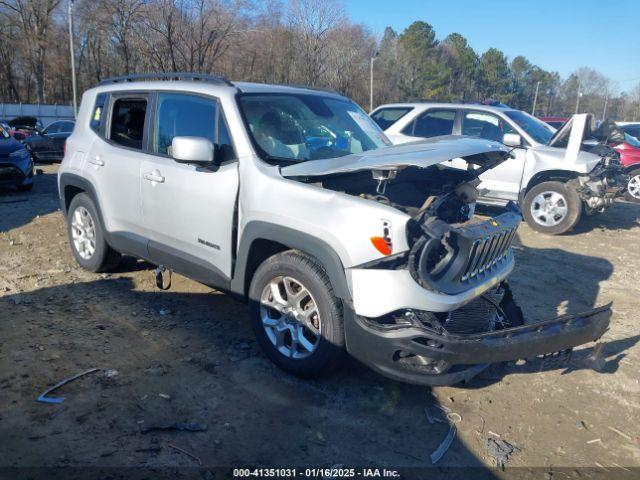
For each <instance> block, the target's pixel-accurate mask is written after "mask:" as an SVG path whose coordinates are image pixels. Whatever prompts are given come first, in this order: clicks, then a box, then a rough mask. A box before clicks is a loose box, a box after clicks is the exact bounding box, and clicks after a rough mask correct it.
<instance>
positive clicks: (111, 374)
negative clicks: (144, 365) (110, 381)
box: [104, 369, 120, 378]
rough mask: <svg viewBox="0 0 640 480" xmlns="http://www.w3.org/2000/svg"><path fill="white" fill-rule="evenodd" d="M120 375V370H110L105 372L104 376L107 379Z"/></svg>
mask: <svg viewBox="0 0 640 480" xmlns="http://www.w3.org/2000/svg"><path fill="white" fill-rule="evenodd" d="M118 373H120V372H118V370H114V369H109V370H105V372H104V376H105V377H107V378H113V377H116V376H117V375H118Z"/></svg>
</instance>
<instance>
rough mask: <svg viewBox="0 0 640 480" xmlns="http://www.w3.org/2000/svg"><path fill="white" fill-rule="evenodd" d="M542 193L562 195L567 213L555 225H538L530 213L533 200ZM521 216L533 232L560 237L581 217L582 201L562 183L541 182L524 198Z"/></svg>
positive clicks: (572, 190)
mask: <svg viewBox="0 0 640 480" xmlns="http://www.w3.org/2000/svg"><path fill="white" fill-rule="evenodd" d="M544 192H555V193H559V194H560V195H562V196H563V197H564V199H565V201H566V206H567V208H568V212H567V214H566V215H565V217H564V218H563V219H562V221H560V222H559V223H558V224H557V225H553V226H545V225H542V224H541V223H538V222H537V221H536V219H535V218H534V217H533V215H532V213H531V207H532V205H533V203H534V200H535V198H536V197H537V196H538V195H539V194H541V193H544ZM522 214H523V216H524V219H525V220H526V222H527V224H529V226H530V227H531V228H533V229H534V230H536V231H538V232H541V233H546V234H548V235H561V234H563V233H566V232H568V231H569V230H571V229H572V228H573V227H575V226H576V224H577V223H578V220H580V216H581V215H582V200H580V196H579V195H578V192H576V191H575V190H574V189H573V188H571V187H569V186H567V184H566V183H564V182H542V183H539V184H538V185H536V186H534V187H533V188H532V189H531V190H529V191H528V192H527V194H526V195H525V196H524V201H523V205H522Z"/></svg>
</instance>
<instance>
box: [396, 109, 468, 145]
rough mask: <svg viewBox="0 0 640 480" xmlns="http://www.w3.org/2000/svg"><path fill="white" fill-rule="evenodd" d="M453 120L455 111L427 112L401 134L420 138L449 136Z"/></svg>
mask: <svg viewBox="0 0 640 480" xmlns="http://www.w3.org/2000/svg"><path fill="white" fill-rule="evenodd" d="M455 118H456V112H455V110H429V111H427V112H425V113H423V114H422V115H420V116H419V117H418V118H417V119H416V120H415V121H414V122H413V123H410V124H409V125H407V127H405V129H404V130H403V131H402V133H403V134H405V135H410V136H412V137H422V138H429V137H438V136H440V135H451V134H452V133H453V124H454V121H455Z"/></svg>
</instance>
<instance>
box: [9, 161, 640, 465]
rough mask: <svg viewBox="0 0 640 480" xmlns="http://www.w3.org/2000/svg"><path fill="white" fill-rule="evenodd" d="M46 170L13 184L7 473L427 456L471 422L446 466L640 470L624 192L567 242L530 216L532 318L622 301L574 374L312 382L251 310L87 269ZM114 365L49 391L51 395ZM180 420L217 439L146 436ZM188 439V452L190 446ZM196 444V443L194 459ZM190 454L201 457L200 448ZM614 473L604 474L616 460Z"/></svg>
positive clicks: (132, 270)
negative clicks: (263, 347)
mask: <svg viewBox="0 0 640 480" xmlns="http://www.w3.org/2000/svg"><path fill="white" fill-rule="evenodd" d="M56 170H57V167H56V166H47V167H44V171H45V173H44V175H40V176H37V177H36V179H35V182H36V183H35V187H34V190H33V192H32V193H31V194H26V195H25V194H16V193H12V192H7V191H3V192H0V452H2V455H1V456H0V461H1V462H2V463H1V465H0V467H1V466H107V467H108V466H128V467H138V466H147V467H162V466H197V465H198V460H200V461H201V462H202V464H203V465H204V466H220V465H224V466H230V465H234V466H248V465H279V466H313V467H322V466H326V467H328V466H331V465H335V464H343V465H345V466H348V465H360V466H378V465H379V466H396V467H399V466H425V465H430V463H431V462H430V454H431V452H433V451H434V450H435V449H436V448H437V447H438V445H439V444H440V443H441V442H442V440H443V439H444V437H445V436H446V434H447V432H448V429H449V427H448V426H447V425H446V424H445V423H434V424H431V423H429V422H428V421H427V418H426V416H425V408H428V409H429V410H430V411H431V412H432V414H433V415H437V412H440V410H439V409H438V408H437V407H438V406H440V407H442V408H446V409H450V410H451V411H452V412H456V413H457V414H459V415H460V417H461V419H462V420H461V421H460V422H459V423H458V424H457V427H458V432H457V436H456V439H455V441H454V443H453V444H452V446H451V448H450V449H449V451H448V452H447V453H446V454H445V456H444V458H443V459H442V460H441V462H440V463H439V464H438V465H443V466H459V465H470V466H482V465H487V466H491V465H492V459H491V457H490V456H489V455H488V454H487V449H486V447H485V443H486V440H487V439H488V438H494V439H497V438H498V436H500V438H502V439H504V440H507V441H508V442H510V443H511V444H513V445H516V446H517V447H518V448H519V449H520V451H519V452H517V453H515V454H514V455H513V456H512V457H511V458H510V460H509V463H508V465H509V466H532V467H534V466H535V467H547V468H559V467H580V466H589V467H594V468H598V469H600V468H606V469H610V468H614V467H616V466H622V467H640V437H639V435H640V372H639V370H640V346H639V344H638V342H639V340H640V329H639V328H638V321H639V320H640V319H639V315H638V312H639V311H640V276H639V275H638V272H640V245H639V243H638V239H640V205H633V204H629V203H618V204H616V205H615V206H614V207H613V208H611V210H610V211H608V212H607V213H606V214H605V215H602V216H598V217H591V218H588V219H587V220H586V221H585V222H583V223H581V224H580V225H579V227H578V230H577V231H575V232H573V233H571V234H569V235H565V236H562V237H550V236H544V235H541V234H538V233H536V232H534V231H532V230H531V229H530V228H528V227H527V226H526V225H525V224H524V223H523V224H522V225H521V227H520V231H519V232H520V233H519V239H518V240H517V241H516V246H515V247H514V248H515V254H516V260H517V265H516V270H515V272H514V274H513V276H512V277H511V284H512V286H513V287H514V290H515V295H516V299H517V301H518V302H519V303H520V305H521V306H522V307H523V309H524V312H525V315H526V317H527V318H528V319H531V320H533V319H545V318H551V317H553V316H556V315H558V314H563V313H578V312H580V311H583V310H587V309H589V308H591V307H593V306H596V305H602V304H605V303H608V302H613V310H614V315H613V318H612V324H611V328H610V330H609V331H608V332H607V333H606V334H605V336H604V337H603V338H602V340H601V344H602V347H596V348H595V349H594V346H593V345H588V346H587V347H585V348H582V349H581V350H579V351H576V352H574V355H573V357H572V359H571V362H570V364H569V365H568V366H566V367H561V368H558V367H557V366H554V365H553V364H550V363H547V364H542V363H541V362H539V361H534V362H529V363H525V362H519V363H518V364H509V365H498V366H493V367H491V368H490V369H489V370H487V371H486V372H484V373H483V374H482V375H481V376H480V377H479V378H477V379H475V380H474V381H473V382H472V384H470V385H468V386H466V387H464V388H451V387H447V388H433V389H429V388H424V387H416V386H412V385H405V384H400V383H397V382H394V381H391V380H387V379H385V378H383V377H381V376H379V375H377V374H376V373H373V372H371V371H369V370H368V369H366V368H365V367H363V366H361V365H359V364H357V362H355V361H353V360H350V361H348V362H347V363H346V364H345V366H344V368H343V369H342V370H341V371H340V372H338V373H336V374H334V375H332V376H330V377H327V378H323V379H320V380H313V381H303V380H299V379H296V378H294V377H291V376H289V375H287V374H285V373H283V372H281V371H279V370H278V369H277V368H276V367H275V366H274V365H273V364H272V363H271V362H270V361H268V360H267V359H266V358H265V357H264V356H263V355H262V354H261V353H260V352H259V350H258V348H257V345H256V343H255V342H254V340H253V335H252V332H251V330H250V327H249V324H248V322H246V321H245V318H246V309H245V306H244V305H242V304H240V303H238V302H236V301H235V300H233V299H231V298H230V297H228V296H225V295H223V294H220V293H217V292H215V291H212V290H211V289H209V288H207V287H204V286H202V285H199V284H196V283H195V282H192V281H190V280H187V279H185V278H183V277H181V276H178V275H175V276H174V281H173V287H172V289H171V290H169V291H168V292H161V291H158V290H157V289H156V288H155V282H154V278H153V270H152V266H151V265H149V264H146V263H144V262H141V261H136V260H134V259H131V258H126V259H125V261H124V262H123V264H122V265H121V267H120V268H119V271H118V272H117V273H113V274H102V275H96V274H91V273H88V272H85V271H83V270H81V269H80V268H79V267H78V266H77V265H76V263H75V261H74V260H73V257H72V255H71V252H70V250H69V247H68V244H67V239H66V230H65V224H64V221H63V218H62V215H61V213H60V211H59V210H58V200H57V193H56V185H55V172H56ZM92 367H98V368H100V369H102V370H101V371H98V372H96V373H93V374H89V375H87V376H86V377H84V378H82V379H79V380H77V381H75V382H73V383H71V384H69V385H67V386H65V387H64V388H63V389H62V390H61V391H60V392H56V395H60V396H65V397H66V400H65V401H64V402H63V403H61V404H58V405H51V404H44V403H38V402H36V398H37V397H38V395H40V393H42V392H43V391H44V390H45V389H46V388H48V387H50V386H51V385H53V384H54V383H56V382H57V381H59V380H61V379H63V378H65V377H69V376H71V375H74V374H76V373H78V372H81V371H83V370H86V369H89V368H92ZM176 422H186V423H198V424H206V426H207V430H206V431H203V432H188V431H187V432H185V431H170V430H169V431H149V432H146V433H144V432H145V429H147V428H150V427H156V426H167V425H171V424H175V423H176ZM176 447H177V448H176ZM185 452H188V454H186V453H185ZM189 454H190V455H189ZM603 471H604V470H603Z"/></svg>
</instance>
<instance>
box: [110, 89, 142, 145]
mask: <svg viewBox="0 0 640 480" xmlns="http://www.w3.org/2000/svg"><path fill="white" fill-rule="evenodd" d="M146 112H147V100H146V99H145V98H122V99H118V100H116V101H115V102H114V103H113V115H112V118H111V132H110V135H109V138H110V139H111V140H112V141H113V142H115V143H117V144H120V145H122V146H124V147H129V148H135V149H137V150H142V139H143V136H144V118H145V115H146Z"/></svg>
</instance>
